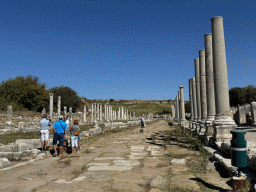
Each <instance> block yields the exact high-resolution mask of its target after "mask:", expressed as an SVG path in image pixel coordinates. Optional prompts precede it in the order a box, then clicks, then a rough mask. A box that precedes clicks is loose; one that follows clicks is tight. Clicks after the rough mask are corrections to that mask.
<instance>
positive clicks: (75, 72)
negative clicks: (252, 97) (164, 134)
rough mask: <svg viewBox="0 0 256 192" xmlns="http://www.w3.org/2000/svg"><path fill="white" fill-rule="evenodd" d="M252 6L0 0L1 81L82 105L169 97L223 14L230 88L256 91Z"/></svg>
mask: <svg viewBox="0 0 256 192" xmlns="http://www.w3.org/2000/svg"><path fill="white" fill-rule="evenodd" d="M255 10H256V1H255V0H245V1H242V0H241V1H238V0H186V1H184V0H175V1H174V0H169V1H168V0H159V1H157V0H72V1H71V0H62V1H61V0H54V1H53V0H41V1H35V0H24V1H20V0H0V66H1V70H0V81H2V80H7V79H9V78H15V77H16V76H19V75H24V76H26V75H29V74H31V75H33V76H37V77H39V80H40V82H41V83H46V85H47V88H51V87H56V86H57V87H58V86H61V85H63V86H69V87H70V88H72V89H74V90H75V91H77V93H78V95H79V96H84V97H87V98H88V99H110V98H114V99H150V100H152V99H174V98H175V96H176V95H177V91H178V90H179V85H184V93H185V100H188V98H189V95H188V79H189V78H192V77H194V58H198V51H199V50H201V49H204V34H206V33H211V22H210V19H211V18H212V17H214V16H223V18H224V32H225V43H226V54H227V66H228V79H229V88H231V87H244V86H247V85H249V84H251V85H255V79H256V73H255V71H256V58H255V52H256V47H255V45H256V42H255V40H256V39H255V38H256V36H255V31H256V22H255V18H256V11H255Z"/></svg>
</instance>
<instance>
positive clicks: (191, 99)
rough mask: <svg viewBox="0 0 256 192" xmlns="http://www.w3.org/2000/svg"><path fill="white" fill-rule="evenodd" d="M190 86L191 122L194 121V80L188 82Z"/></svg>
mask: <svg viewBox="0 0 256 192" xmlns="http://www.w3.org/2000/svg"><path fill="white" fill-rule="evenodd" d="M188 84H189V101H190V121H194V118H195V117H194V110H193V96H192V78H191V79H189V80H188Z"/></svg>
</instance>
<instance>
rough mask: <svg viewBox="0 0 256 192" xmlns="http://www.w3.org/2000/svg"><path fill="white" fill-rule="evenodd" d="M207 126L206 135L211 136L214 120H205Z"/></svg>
mask: <svg viewBox="0 0 256 192" xmlns="http://www.w3.org/2000/svg"><path fill="white" fill-rule="evenodd" d="M205 127H206V131H205V135H207V136H211V135H212V134H213V124H212V121H205Z"/></svg>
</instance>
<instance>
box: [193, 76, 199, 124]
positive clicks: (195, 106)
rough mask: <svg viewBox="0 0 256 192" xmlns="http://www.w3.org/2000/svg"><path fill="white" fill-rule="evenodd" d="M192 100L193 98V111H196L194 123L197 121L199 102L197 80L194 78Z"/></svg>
mask: <svg viewBox="0 0 256 192" xmlns="http://www.w3.org/2000/svg"><path fill="white" fill-rule="evenodd" d="M192 98H193V111H194V121H197V119H198V117H197V100H196V80H195V78H192Z"/></svg>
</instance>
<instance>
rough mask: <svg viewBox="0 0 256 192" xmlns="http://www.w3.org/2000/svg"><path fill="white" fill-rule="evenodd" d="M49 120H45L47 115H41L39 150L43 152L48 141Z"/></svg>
mask: <svg viewBox="0 0 256 192" xmlns="http://www.w3.org/2000/svg"><path fill="white" fill-rule="evenodd" d="M50 121H51V119H50V120H48V119H47V114H43V119H42V120H41V121H40V134H41V148H42V149H41V150H42V152H45V151H46V150H47V145H48V139H49V126H51V123H50Z"/></svg>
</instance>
